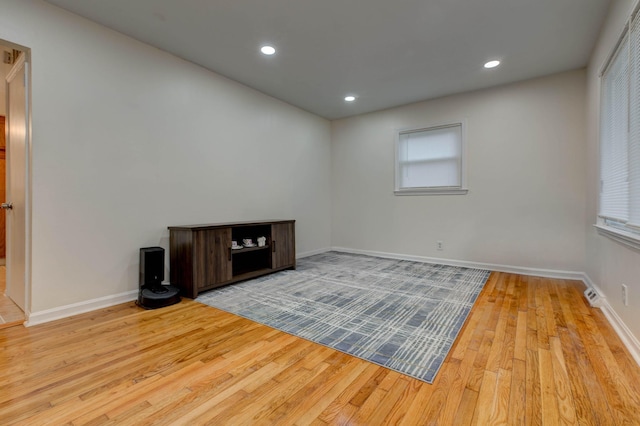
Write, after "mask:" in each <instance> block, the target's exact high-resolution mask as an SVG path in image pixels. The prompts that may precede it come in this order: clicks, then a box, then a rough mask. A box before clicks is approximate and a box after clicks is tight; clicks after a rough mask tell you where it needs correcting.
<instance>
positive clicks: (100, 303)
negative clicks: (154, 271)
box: [24, 290, 138, 327]
mask: <svg viewBox="0 0 640 426" xmlns="http://www.w3.org/2000/svg"><path fill="white" fill-rule="evenodd" d="M137 298H138V290H131V291H127V292H125V293H120V294H114V295H112V296H104V297H98V298H97V299H91V300H86V301H84V302H78V303H72V304H71V305H66V306H60V307H58V308H52V309H46V310H44V311H39V312H31V315H30V316H29V319H28V320H27V321H26V322H25V324H24V325H25V326H27V327H31V326H32V325H38V324H43V323H45V322H49V321H53V320H57V319H61V318H67V317H70V316H73V315H78V314H84V313H85V312H90V311H94V310H96V309H102V308H108V307H109V306H113V305H118V304H120V303H125V302H130V301H132V300H136V299H137Z"/></svg>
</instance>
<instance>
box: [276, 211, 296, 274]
mask: <svg viewBox="0 0 640 426" xmlns="http://www.w3.org/2000/svg"><path fill="white" fill-rule="evenodd" d="M295 241H296V239H295V228H294V223H293V222H291V223H277V224H273V225H271V245H272V257H271V259H272V268H273V269H277V268H283V267H285V266H294V267H295V263H296V246H295Z"/></svg>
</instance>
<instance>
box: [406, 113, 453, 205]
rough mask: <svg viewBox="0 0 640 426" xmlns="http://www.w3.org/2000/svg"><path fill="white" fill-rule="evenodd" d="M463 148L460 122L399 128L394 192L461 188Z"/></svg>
mask: <svg viewBox="0 0 640 426" xmlns="http://www.w3.org/2000/svg"><path fill="white" fill-rule="evenodd" d="M463 152H464V150H463V140H462V124H461V123H455V124H449V125H443V126H436V127H431V128H427V129H417V130H408V131H403V132H400V133H399V135H398V142H397V152H396V193H402V192H409V193H428V192H440V193H442V192H444V191H452V192H454V193H455V191H461V190H463V183H464V182H463V181H464V179H463Z"/></svg>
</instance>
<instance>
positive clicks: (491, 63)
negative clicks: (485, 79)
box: [484, 61, 500, 68]
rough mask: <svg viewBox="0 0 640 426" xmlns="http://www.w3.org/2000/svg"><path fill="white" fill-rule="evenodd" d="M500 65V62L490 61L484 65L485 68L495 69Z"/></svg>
mask: <svg viewBox="0 0 640 426" xmlns="http://www.w3.org/2000/svg"><path fill="white" fill-rule="evenodd" d="M498 65H500V61H489V62H487V63H486V64H484V67H485V68H495V67H497V66H498Z"/></svg>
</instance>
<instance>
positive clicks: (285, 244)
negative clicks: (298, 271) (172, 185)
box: [169, 220, 296, 299]
mask: <svg viewBox="0 0 640 426" xmlns="http://www.w3.org/2000/svg"><path fill="white" fill-rule="evenodd" d="M169 234H170V243H169V258H170V276H171V284H172V285H174V286H176V287H178V288H179V289H180V292H181V294H182V295H183V296H185V297H189V298H192V299H195V298H196V297H197V296H198V293H200V292H202V291H206V290H210V289H213V288H216V287H221V286H223V285H227V284H231V283H235V282H238V281H242V280H247V279H250V278H256V277H259V276H262V275H266V274H270V273H272V272H276V271H281V270H284V269H295V267H296V250H295V220H270V221H257V222H229V223H212V224H206V225H185V226H170V227H169ZM258 237H265V238H266V245H265V246H264V247H244V248H242V249H237V250H233V249H232V248H231V245H232V241H237V242H238V243H242V240H243V239H245V238H251V239H252V240H253V241H256V240H257V238H258Z"/></svg>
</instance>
